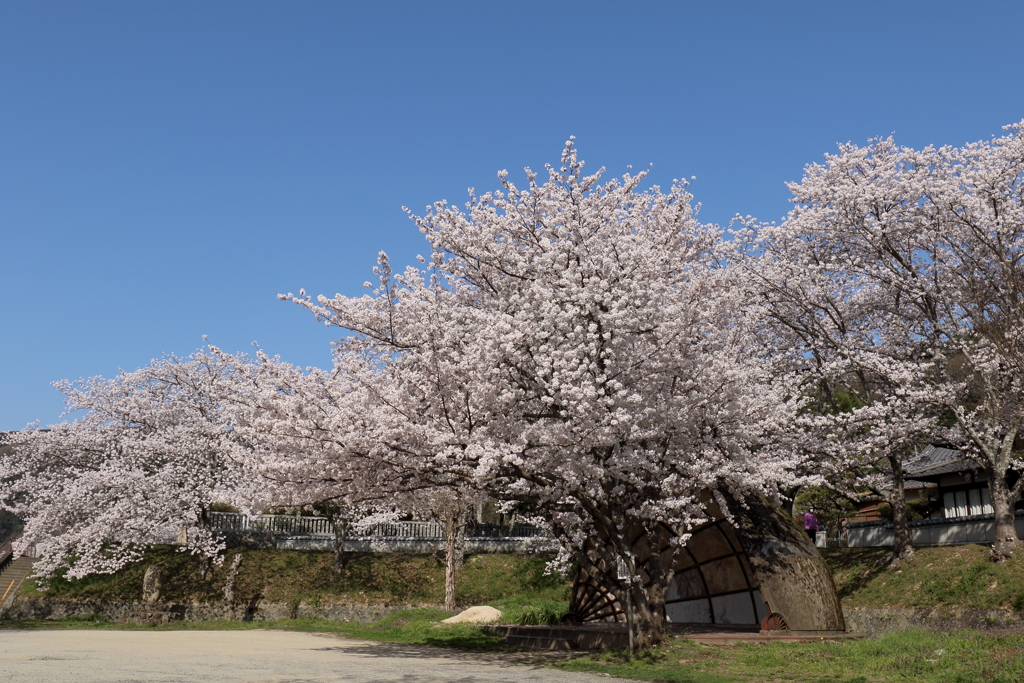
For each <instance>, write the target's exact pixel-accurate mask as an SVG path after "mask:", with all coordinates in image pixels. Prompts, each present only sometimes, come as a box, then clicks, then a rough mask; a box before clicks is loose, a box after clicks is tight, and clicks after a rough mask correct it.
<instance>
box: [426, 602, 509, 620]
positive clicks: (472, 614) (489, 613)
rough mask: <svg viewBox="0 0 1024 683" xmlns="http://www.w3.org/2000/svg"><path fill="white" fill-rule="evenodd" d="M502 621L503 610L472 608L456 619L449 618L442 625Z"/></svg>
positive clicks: (483, 607) (458, 615) (481, 607)
mask: <svg viewBox="0 0 1024 683" xmlns="http://www.w3.org/2000/svg"><path fill="white" fill-rule="evenodd" d="M498 619H501V610H497V609H494V608H493V607H489V606H487V605H483V606H480V607H470V608H469V609H467V610H466V611H464V612H459V613H458V614H456V615H455V616H454V617H448V618H447V619H443V620H442V621H441V623H442V624H494V623H497V621H498Z"/></svg>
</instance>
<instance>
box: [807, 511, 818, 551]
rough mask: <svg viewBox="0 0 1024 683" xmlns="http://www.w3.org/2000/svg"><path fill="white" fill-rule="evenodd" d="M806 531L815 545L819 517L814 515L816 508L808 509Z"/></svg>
mask: <svg viewBox="0 0 1024 683" xmlns="http://www.w3.org/2000/svg"><path fill="white" fill-rule="evenodd" d="M804 531H805V532H807V535H808V536H809V537H810V539H811V543H814V541H815V539H816V537H817V536H818V516H817V515H816V514H814V508H807V512H805V513H804Z"/></svg>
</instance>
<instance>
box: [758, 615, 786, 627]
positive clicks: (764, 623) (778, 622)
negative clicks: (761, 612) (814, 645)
mask: <svg viewBox="0 0 1024 683" xmlns="http://www.w3.org/2000/svg"><path fill="white" fill-rule="evenodd" d="M761 630H762V631H788V630H789V623H788V622H787V621H786V617H784V616H782V615H781V614H779V613H778V612H769V613H768V614H767V615H765V618H764V619H762V620H761Z"/></svg>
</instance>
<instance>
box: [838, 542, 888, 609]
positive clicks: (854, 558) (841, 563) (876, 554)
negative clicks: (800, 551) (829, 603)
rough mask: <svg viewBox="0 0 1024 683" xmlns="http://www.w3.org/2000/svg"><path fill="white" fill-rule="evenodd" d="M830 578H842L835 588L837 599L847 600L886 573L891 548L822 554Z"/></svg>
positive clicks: (846, 549)
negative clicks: (838, 576)
mask: <svg viewBox="0 0 1024 683" xmlns="http://www.w3.org/2000/svg"><path fill="white" fill-rule="evenodd" d="M822 556H823V557H824V558H825V561H826V562H827V563H828V567H829V569H830V570H831V571H832V576H833V577H834V576H836V575H837V574H839V575H841V576H842V583H840V584H838V585H837V586H836V593H837V594H838V595H839V599H840V600H842V599H843V598H848V597H850V596H851V595H853V594H855V593H857V592H859V591H861V590H863V589H864V588H866V587H867V586H868V584H870V583H871V582H872V581H874V580H875V579H876V578H878V576H880V575H881V574H884V573H885V572H886V571H888V568H889V561H890V560H891V559H892V549H891V548H844V549H842V550H833V551H826V552H823V553H822Z"/></svg>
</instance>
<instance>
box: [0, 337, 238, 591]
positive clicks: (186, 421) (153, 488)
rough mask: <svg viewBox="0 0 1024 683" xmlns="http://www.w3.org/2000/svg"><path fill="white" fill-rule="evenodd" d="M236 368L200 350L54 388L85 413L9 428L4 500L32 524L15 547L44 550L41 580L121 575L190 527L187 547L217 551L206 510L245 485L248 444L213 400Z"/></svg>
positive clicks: (0, 477)
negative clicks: (242, 462)
mask: <svg viewBox="0 0 1024 683" xmlns="http://www.w3.org/2000/svg"><path fill="white" fill-rule="evenodd" d="M230 372H231V368H230V367H228V366H226V365H225V364H223V363H220V362H218V361H217V359H216V358H214V357H211V356H209V355H204V354H196V355H193V356H190V357H188V358H184V359H179V358H175V357H173V356H169V357H165V358H162V359H160V360H157V361H154V362H153V363H152V364H151V365H149V366H147V367H145V368H142V369H140V370H136V371H134V372H122V373H121V374H119V375H118V376H117V377H114V378H112V379H103V378H98V377H97V378H93V379H88V380H81V381H78V382H59V383H57V387H58V389H60V390H61V391H62V392H64V394H65V395H66V399H65V402H66V404H67V406H68V411H69V413H74V412H77V411H84V415H82V417H80V418H79V419H78V420H75V421H74V422H65V423H62V424H59V425H53V426H51V427H50V428H49V429H38V428H35V429H29V430H25V431H22V432H17V433H14V434H11V435H9V440H8V443H9V445H10V446H11V449H10V451H9V452H8V453H7V454H6V455H5V456H4V458H3V459H2V460H0V505H2V507H3V508H4V509H6V510H8V511H10V512H12V513H14V514H15V515H17V516H19V517H21V518H22V519H25V520H26V525H25V532H24V535H23V536H22V538H21V540H20V541H19V543H20V544H21V546H22V547H25V546H31V545H36V546H37V547H38V548H39V549H40V550H41V557H40V559H39V560H38V561H37V562H36V565H35V573H36V575H37V576H40V577H42V578H43V579H48V578H51V577H53V576H54V575H55V574H57V572H58V571H60V570H62V569H66V575H67V576H68V577H69V578H76V577H81V576H84V575H86V574H90V573H94V572H101V573H102V572H113V571H116V570H117V569H118V568H120V567H121V566H123V565H124V564H125V563H127V562H130V561H133V560H136V559H138V558H139V557H140V556H141V551H142V549H143V548H144V547H145V545H146V544H148V543H153V542H156V541H165V542H166V539H167V538H168V537H170V538H173V537H174V535H175V533H176V532H177V531H178V530H179V529H180V528H182V527H184V528H185V529H186V530H187V533H186V536H187V548H188V549H189V550H190V551H191V552H193V553H195V554H197V555H199V556H200V557H204V558H212V557H214V556H216V555H217V553H218V552H219V551H220V550H221V546H222V544H221V543H220V541H219V540H218V539H217V538H216V537H215V536H214V534H213V533H212V531H211V530H210V528H209V524H208V520H207V518H206V512H207V511H208V510H209V508H210V505H211V504H212V503H214V502H216V501H219V500H222V499H223V498H224V497H226V496H228V495H230V493H229V492H230V491H231V490H233V489H234V488H235V487H236V486H237V479H236V475H237V473H238V468H237V467H236V466H235V461H236V459H237V457H239V454H242V453H244V452H246V451H247V450H248V448H249V445H248V444H243V443H240V442H239V440H238V439H237V438H236V435H235V434H233V433H232V432H231V430H230V429H228V428H227V427H226V425H225V422H224V419H223V417H224V415H223V411H222V409H221V406H220V405H219V403H218V402H217V401H216V399H215V398H214V397H215V395H216V386H217V385H218V383H220V382H221V381H223V379H224V376H225V375H227V374H229V373H230Z"/></svg>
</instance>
